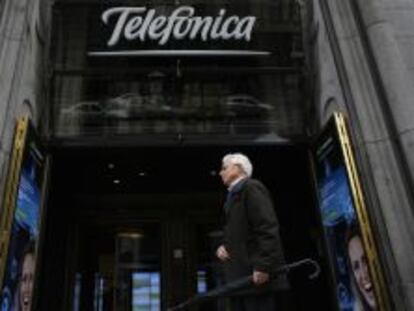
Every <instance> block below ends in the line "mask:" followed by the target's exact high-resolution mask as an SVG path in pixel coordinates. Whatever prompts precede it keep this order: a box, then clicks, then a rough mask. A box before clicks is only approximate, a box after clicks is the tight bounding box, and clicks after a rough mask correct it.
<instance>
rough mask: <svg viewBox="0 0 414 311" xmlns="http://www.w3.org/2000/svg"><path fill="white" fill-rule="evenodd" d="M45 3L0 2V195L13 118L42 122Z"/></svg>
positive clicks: (11, 136) (44, 74) (45, 57)
mask: <svg viewBox="0 0 414 311" xmlns="http://www.w3.org/2000/svg"><path fill="white" fill-rule="evenodd" d="M45 4H46V1H41V0H38V1H29V0H2V1H0V72H1V75H0V194H1V195H2V193H3V189H4V182H5V178H6V175H7V164H8V162H9V157H10V151H11V148H12V140H13V134H14V127H15V121H16V119H17V118H19V117H22V116H25V115H29V116H30V117H31V118H32V120H33V121H34V123H35V124H40V123H43V124H44V123H45V122H46V121H47V120H45V118H44V117H45V113H44V112H45V110H46V108H47V105H42V103H44V101H45V97H44V95H45V94H46V93H45V92H44V88H45V85H46V84H45V83H44V82H45V81H46V80H45V79H46V78H47V70H46V68H45V64H46V63H45V60H46V59H47V51H48V48H47V46H48V41H49V40H48V28H49V27H48V20H49V18H48V16H49V14H48V6H46V5H45Z"/></svg>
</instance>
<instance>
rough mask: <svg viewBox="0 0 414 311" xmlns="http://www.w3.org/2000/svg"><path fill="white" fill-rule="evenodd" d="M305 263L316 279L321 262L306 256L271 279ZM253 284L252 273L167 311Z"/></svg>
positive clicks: (279, 270) (312, 276) (174, 310)
mask: <svg viewBox="0 0 414 311" xmlns="http://www.w3.org/2000/svg"><path fill="white" fill-rule="evenodd" d="M303 265H311V266H312V267H313V271H312V273H310V274H309V276H308V278H309V279H315V278H317V277H318V275H319V273H320V271H321V269H320V267H319V264H318V263H317V262H316V261H315V260H313V259H310V258H305V259H302V260H299V261H295V262H292V263H289V264H286V265H283V266H281V267H280V268H278V269H277V270H276V271H274V272H273V273H272V275H271V276H270V277H271V279H273V278H275V277H276V276H277V275H279V274H281V273H288V272H289V271H290V270H292V269H295V268H298V267H300V266H303ZM251 285H252V276H251V275H249V276H245V277H242V278H240V279H237V280H235V281H232V282H229V283H227V284H225V285H223V286H219V287H217V288H215V289H212V290H210V291H208V292H206V293H203V294H197V295H195V296H193V297H191V298H190V299H188V300H186V301H184V302H183V303H180V304H178V305H176V306H174V307H172V308H169V309H167V311H176V310H180V309H182V308H184V307H187V306H190V305H193V304H196V303H201V302H205V301H209V300H213V299H215V298H217V297H221V296H225V295H226V294H229V293H231V292H233V291H236V290H239V289H242V288H245V287H248V286H251Z"/></svg>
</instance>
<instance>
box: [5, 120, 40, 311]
mask: <svg viewBox="0 0 414 311" xmlns="http://www.w3.org/2000/svg"><path fill="white" fill-rule="evenodd" d="M45 164H46V162H45V156H44V153H43V151H42V150H41V148H40V145H39V142H38V141H37V139H36V137H35V133H34V129H33V128H32V126H31V125H30V122H29V120H28V119H27V118H24V119H21V120H19V121H18V124H17V130H16V135H15V143H14V149H13V153H12V158H11V162H10V169H9V175H8V183H7V186H6V193H5V200H4V206H3V208H2V222H1V230H2V236H3V239H2V246H1V253H0V256H1V261H0V262H1V266H0V269H1V270H0V273H1V274H0V276H1V279H0V281H1V283H0V284H1V296H0V310H2V311H9V310H31V305H32V300H33V299H32V298H33V297H32V291H33V285H34V280H35V266H36V257H37V254H36V249H37V244H38V241H39V231H40V223H41V216H42V213H41V206H42V189H43V182H44V175H45V174H44V172H45Z"/></svg>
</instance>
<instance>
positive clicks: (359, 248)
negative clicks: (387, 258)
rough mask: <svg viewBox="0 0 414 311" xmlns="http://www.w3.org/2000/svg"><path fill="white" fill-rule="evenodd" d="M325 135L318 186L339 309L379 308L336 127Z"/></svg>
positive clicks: (318, 163) (318, 152)
mask: <svg viewBox="0 0 414 311" xmlns="http://www.w3.org/2000/svg"><path fill="white" fill-rule="evenodd" d="M325 134H326V135H324V137H322V139H321V141H320V142H319V144H318V148H317V150H316V173H317V187H318V196H319V202H320V204H319V206H320V213H321V218H322V224H323V227H324V233H325V239H326V244H327V248H328V252H329V254H330V260H331V265H332V268H333V271H334V283H335V284H334V286H335V287H336V288H335V290H336V296H337V302H338V309H339V310H341V311H357V310H364V311H365V310H376V309H377V301H376V297H375V293H374V286H373V282H372V281H371V280H372V278H371V276H370V272H369V268H368V260H367V256H366V252H365V249H364V246H363V242H362V241H363V240H362V235H361V230H360V225H359V222H358V217H357V214H356V209H355V206H354V203H353V197H352V192H351V189H350V184H349V179H348V175H347V170H346V166H345V161H344V158H343V156H342V150H341V146H340V143H339V139H338V136H337V134H336V130H335V127H334V126H332V127H331V130H330V131H329V130H328V131H327V132H326V133H325Z"/></svg>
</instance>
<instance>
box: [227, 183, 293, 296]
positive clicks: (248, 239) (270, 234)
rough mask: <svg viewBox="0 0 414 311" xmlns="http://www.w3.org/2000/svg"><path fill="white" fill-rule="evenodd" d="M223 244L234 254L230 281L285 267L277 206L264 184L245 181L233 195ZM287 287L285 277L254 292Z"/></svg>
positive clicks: (231, 262)
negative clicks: (255, 271)
mask: <svg viewBox="0 0 414 311" xmlns="http://www.w3.org/2000/svg"><path fill="white" fill-rule="evenodd" d="M223 244H224V246H225V247H226V249H227V251H228V252H229V254H230V259H229V260H228V261H226V262H225V263H224V272H225V276H226V279H227V281H232V280H235V279H238V278H240V277H243V276H247V275H251V274H252V272H253V270H259V271H263V272H268V273H272V272H273V271H274V270H275V269H277V268H278V267H280V266H281V265H283V264H285V259H284V254H283V249H282V243H281V240H280V236H279V223H278V220H277V217H276V214H275V211H274V207H273V203H272V200H271V197H270V194H269V192H268V190H267V189H266V187H265V186H264V185H263V184H262V183H261V182H260V181H258V180H255V179H249V178H248V179H245V180H242V181H240V182H239V183H238V184H236V185H235V187H234V189H232V191H231V192H230V193H229V198H228V200H227V202H226V204H225V225H224V232H223ZM286 288H288V281H287V277H286V275H284V274H282V275H279V276H278V277H276V278H275V279H274V281H272V282H271V283H269V284H267V285H266V286H261V287H260V288H256V289H255V290H253V291H252V292H262V291H268V290H278V289H286Z"/></svg>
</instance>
